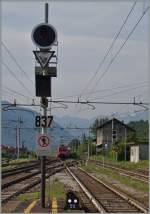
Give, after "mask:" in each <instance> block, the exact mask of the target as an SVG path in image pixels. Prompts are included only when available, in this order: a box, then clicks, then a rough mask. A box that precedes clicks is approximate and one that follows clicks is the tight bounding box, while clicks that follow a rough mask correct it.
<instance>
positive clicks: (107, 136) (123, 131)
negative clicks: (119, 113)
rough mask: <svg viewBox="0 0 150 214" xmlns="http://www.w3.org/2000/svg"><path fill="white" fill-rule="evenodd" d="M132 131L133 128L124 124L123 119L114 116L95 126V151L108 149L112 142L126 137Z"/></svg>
mask: <svg viewBox="0 0 150 214" xmlns="http://www.w3.org/2000/svg"><path fill="white" fill-rule="evenodd" d="M133 132H135V130H134V129H132V128H131V127H129V126H128V125H126V124H125V123H124V122H123V121H120V120H118V119H116V118H112V119H111V120H108V121H107V122H105V123H104V124H102V125H100V126H99V127H98V128H97V136H96V147H97V151H100V150H102V149H103V148H107V150H109V149H110V148H111V145H112V144H113V143H115V142H116V141H118V140H121V139H126V138H127V136H128V135H129V134H130V133H133Z"/></svg>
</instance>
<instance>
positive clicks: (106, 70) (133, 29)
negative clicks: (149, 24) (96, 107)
mask: <svg viewBox="0 0 150 214" xmlns="http://www.w3.org/2000/svg"><path fill="white" fill-rule="evenodd" d="M148 9H149V6H148V7H147V8H146V9H145V11H144V12H143V14H142V16H141V17H140V19H139V20H138V21H137V23H136V24H135V25H134V27H133V28H132V30H131V31H130V33H129V34H128V36H127V38H126V40H125V41H124V42H123V44H122V45H121V47H120V48H119V50H118V51H117V53H116V54H115V56H114V57H113V58H112V60H111V61H110V63H109V64H108V66H107V68H106V69H105V71H104V72H103V73H102V75H101V76H100V78H99V79H98V80H97V81H96V83H95V85H94V87H93V88H92V90H91V91H93V90H94V89H95V88H96V87H97V84H98V83H99V81H100V80H101V79H102V78H103V76H104V75H105V74H106V73H107V72H108V70H109V68H110V66H111V65H112V63H113V62H114V60H115V59H116V57H117V56H118V54H119V53H120V51H121V50H122V48H123V47H124V45H125V44H126V42H127V41H128V39H129V38H130V36H131V35H132V33H133V32H134V31H135V29H136V27H137V25H138V24H139V23H140V21H141V20H142V18H143V17H144V15H145V14H146V12H147V11H148ZM87 99H88V98H87Z"/></svg>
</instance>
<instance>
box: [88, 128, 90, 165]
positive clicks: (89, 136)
mask: <svg viewBox="0 0 150 214" xmlns="http://www.w3.org/2000/svg"><path fill="white" fill-rule="evenodd" d="M89 158H90V129H89V139H88V161H89Z"/></svg>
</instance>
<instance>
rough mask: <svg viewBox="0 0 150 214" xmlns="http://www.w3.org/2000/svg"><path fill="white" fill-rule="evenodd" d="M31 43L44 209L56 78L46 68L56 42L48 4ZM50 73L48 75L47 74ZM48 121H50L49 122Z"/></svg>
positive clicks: (34, 29) (54, 73)
mask: <svg viewBox="0 0 150 214" xmlns="http://www.w3.org/2000/svg"><path fill="white" fill-rule="evenodd" d="M31 37H32V41H33V43H34V44H35V45H36V46H37V47H38V48H39V49H40V50H39V51H33V53H34V55H35V58H36V60H37V62H38V63H39V64H40V66H41V67H40V69H38V68H39V67H37V68H36V71H37V70H38V71H39V72H36V73H35V80H36V96H37V97H41V101H40V102H41V107H42V110H43V112H42V116H41V117H40V116H37V117H36V120H35V124H36V127H40V128H41V134H40V136H39V138H38V141H37V154H38V156H41V197H40V198H41V207H42V208H45V183H46V181H45V176H46V155H50V144H51V141H50V139H49V137H48V136H47V135H46V128H48V127H50V124H51V122H52V119H53V118H52V116H47V107H48V99H47V97H51V77H53V76H54V77H55V76H56V69H54V68H53V69H50V68H49V67H48V64H49V61H50V59H51V58H52V57H56V56H54V52H55V51H52V50H50V49H51V47H52V45H54V43H55V42H56V40H57V34H56V30H55V28H54V27H53V26H52V25H50V24H48V3H46V4H45V23H41V24H39V25H37V26H35V27H34V28H33V30H32V34H31ZM47 71H50V74H48V73H47ZM49 119H50V120H49Z"/></svg>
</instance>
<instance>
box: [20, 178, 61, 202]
mask: <svg viewBox="0 0 150 214" xmlns="http://www.w3.org/2000/svg"><path fill="white" fill-rule="evenodd" d="M49 189H50V198H52V197H56V198H57V199H59V198H65V187H64V185H63V183H61V182H60V181H59V180H58V179H57V178H56V179H55V180H54V181H53V183H51V185H50V188H49V184H48V183H47V184H46V191H45V195H46V197H47V198H48V197H49ZM39 198H40V188H39V191H36V192H31V193H25V194H22V195H20V196H19V199H20V201H23V202H25V201H28V200H37V199H39Z"/></svg>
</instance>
